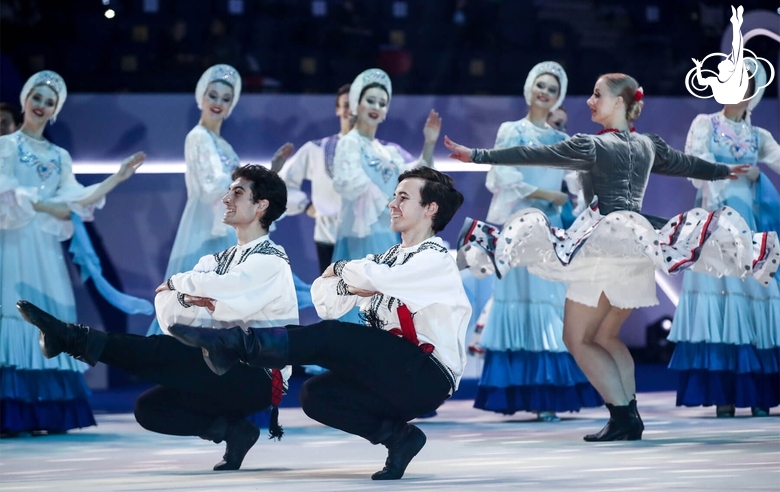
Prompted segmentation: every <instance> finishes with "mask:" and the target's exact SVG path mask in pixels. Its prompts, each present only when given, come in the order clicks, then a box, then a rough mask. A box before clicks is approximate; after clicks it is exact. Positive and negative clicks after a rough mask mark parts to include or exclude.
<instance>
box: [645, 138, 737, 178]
mask: <svg viewBox="0 0 780 492" xmlns="http://www.w3.org/2000/svg"><path fill="white" fill-rule="evenodd" d="M647 136H648V137H649V138H650V140H652V142H653V145H654V146H655V160H654V161H653V168H652V172H653V173H655V174H665V175H668V176H681V177H685V178H695V179H702V180H705V181H716V180H719V179H737V177H738V176H739V175H741V174H745V173H746V172H747V170H748V168H749V167H750V166H748V165H742V166H727V165H725V164H714V163H711V162H707V161H705V160H704V159H699V158H698V157H694V156H691V155H686V154H683V153H682V152H679V151H677V150H674V149H673V148H671V147H669V145H668V144H667V143H666V142H664V141H663V139H661V137H659V136H658V135H647Z"/></svg>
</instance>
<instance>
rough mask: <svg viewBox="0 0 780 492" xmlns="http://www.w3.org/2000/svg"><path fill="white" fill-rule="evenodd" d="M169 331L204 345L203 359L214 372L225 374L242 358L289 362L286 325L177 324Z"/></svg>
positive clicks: (254, 362)
mask: <svg viewBox="0 0 780 492" xmlns="http://www.w3.org/2000/svg"><path fill="white" fill-rule="evenodd" d="M168 332H169V333H170V334H171V335H172V336H174V337H175V338H176V339H177V340H179V341H180V342H182V343H184V344H185V345H189V346H191V347H200V349H201V350H202V351H203V359H204V360H205V361H206V365H208V366H209V369H211V370H212V371H213V372H214V373H216V374H219V375H220V376H221V375H222V374H225V373H226V372H228V371H229V370H230V368H231V367H233V366H234V365H235V364H237V363H239V362H243V363H244V364H247V365H250V366H254V367H270V368H276V369H281V368H283V367H284V366H286V365H287V354H288V339H287V330H286V329H285V328H248V329H243V328H241V327H238V326H235V327H233V328H228V329H226V330H214V329H210V328H193V327H191V326H186V325H173V326H171V327H170V328H168Z"/></svg>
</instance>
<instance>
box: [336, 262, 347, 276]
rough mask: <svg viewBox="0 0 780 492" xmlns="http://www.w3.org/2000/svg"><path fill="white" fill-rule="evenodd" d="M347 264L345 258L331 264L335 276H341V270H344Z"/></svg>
mask: <svg viewBox="0 0 780 492" xmlns="http://www.w3.org/2000/svg"><path fill="white" fill-rule="evenodd" d="M346 265H347V260H339V261H337V262H336V263H334V264H333V273H335V274H336V276H337V277H341V272H343V271H344V267H345V266H346Z"/></svg>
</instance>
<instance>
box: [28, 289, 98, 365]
mask: <svg viewBox="0 0 780 492" xmlns="http://www.w3.org/2000/svg"><path fill="white" fill-rule="evenodd" d="M16 308H17V309H18V310H19V313H20V314H21V315H22V318H24V319H25V321H27V322H28V323H30V324H32V325H35V326H36V327H37V328H38V330H40V332H41V334H40V337H39V339H38V344H39V345H40V347H41V352H42V353H43V355H44V357H46V358H47V359H51V358H53V357H56V356H58V355H60V354H61V353H63V352H65V353H66V354H68V355H71V356H73V357H75V358H77V359H79V360H82V361H84V362H86V363H87V364H89V365H91V366H94V365H95V364H97V363H98V359H99V358H100V355H101V354H102V353H103V348H104V347H105V345H106V333H105V332H102V331H97V330H92V329H91V328H89V327H87V326H83V325H76V324H73V323H65V322H64V321H60V320H59V319H57V318H55V317H54V316H52V315H51V314H49V313H47V312H46V311H44V310H42V309H41V308H39V307H38V306H36V305H35V304H33V303H31V302H27V301H19V302H17V303H16Z"/></svg>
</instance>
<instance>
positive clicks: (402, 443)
mask: <svg viewBox="0 0 780 492" xmlns="http://www.w3.org/2000/svg"><path fill="white" fill-rule="evenodd" d="M425 441H426V438H425V434H424V433H423V431H421V430H420V429H419V428H418V427H415V426H414V425H411V424H407V423H405V422H398V423H395V424H394V425H393V430H392V433H391V434H390V437H388V438H386V439H384V440H382V441H381V444H384V445H385V447H386V448H387V460H386V461H385V467H384V468H382V469H381V470H380V471H378V472H376V473H374V474H373V475H371V479H372V480H398V479H399V478H401V477H403V476H404V472H405V471H406V467H407V466H409V463H410V462H411V461H412V459H413V458H414V457H415V456H417V453H419V452H420V450H421V449H422V448H423V446H425Z"/></svg>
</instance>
